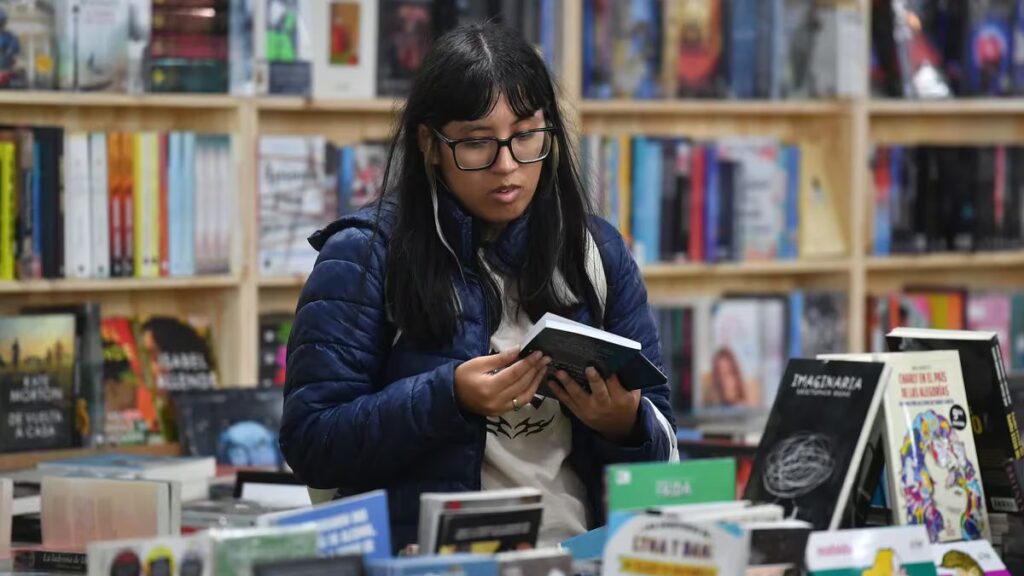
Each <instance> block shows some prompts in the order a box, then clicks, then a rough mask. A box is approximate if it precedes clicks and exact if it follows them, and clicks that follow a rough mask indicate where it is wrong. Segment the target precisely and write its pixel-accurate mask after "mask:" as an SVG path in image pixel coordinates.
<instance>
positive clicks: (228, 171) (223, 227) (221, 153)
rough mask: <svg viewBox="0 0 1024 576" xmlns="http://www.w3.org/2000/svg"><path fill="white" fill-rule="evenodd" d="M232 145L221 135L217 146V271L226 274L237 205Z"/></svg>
mask: <svg viewBox="0 0 1024 576" xmlns="http://www.w3.org/2000/svg"><path fill="white" fill-rule="evenodd" d="M233 150H234V147H233V146H232V142H231V138H230V137H229V136H221V137H220V138H219V139H218V146H217V175H218V177H219V182H218V190H219V193H218V197H219V200H220V211H219V214H218V218H217V271H218V272H219V273H221V274H227V273H229V272H230V271H231V261H232V257H231V256H232V247H233V244H232V230H234V229H235V227H234V225H233V222H234V215H235V214H236V212H237V209H236V207H237V206H238V203H237V201H236V200H235V198H236V195H235V192H236V188H235V165H236V164H235V161H234V156H233V154H234V152H233Z"/></svg>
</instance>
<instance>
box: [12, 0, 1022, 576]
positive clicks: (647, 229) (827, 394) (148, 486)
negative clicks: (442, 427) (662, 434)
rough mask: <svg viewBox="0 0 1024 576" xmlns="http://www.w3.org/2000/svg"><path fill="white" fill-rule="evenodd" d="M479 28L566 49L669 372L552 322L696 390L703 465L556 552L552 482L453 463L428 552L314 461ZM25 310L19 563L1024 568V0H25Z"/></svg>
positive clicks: (570, 79) (546, 329) (614, 474)
mask: <svg viewBox="0 0 1024 576" xmlns="http://www.w3.org/2000/svg"><path fill="white" fill-rule="evenodd" d="M480 22H494V23H498V24H501V25H502V26H505V27H507V28H509V29H511V30H514V31H515V32H516V33H519V34H521V35H522V37H523V39H525V41H526V42H528V43H529V44H530V45H531V46H533V47H534V48H535V49H536V51H537V53H538V54H539V55H540V56H541V57H542V58H543V61H544V63H545V64H546V65H547V67H548V70H549V71H550V72H551V75H552V77H553V78H554V80H555V82H556V86H557V91H558V95H559V98H560V105H561V108H562V112H563V115H564V116H565V117H566V119H567V121H568V122H569V125H570V126H571V130H567V131H569V132H572V133H571V134H568V135H567V140H568V142H569V143H570V146H572V147H574V148H575V152H576V155H575V157H576V158H578V159H579V171H580V173H581V177H582V178H583V182H584V188H585V191H586V193H587V194H588V195H589V199H590V202H591V203H592V205H593V207H594V211H595V212H596V213H597V216H600V217H602V218H604V219H605V220H607V221H608V222H609V223H611V224H612V225H613V226H614V227H615V228H616V229H617V230H618V232H619V233H620V234H621V235H622V237H623V238H624V240H625V242H626V245H627V246H628V248H629V250H630V251H631V253H632V256H633V258H634V260H635V261H636V263H637V265H638V266H639V270H640V273H641V274H642V277H643V280H644V283H645V285H646V289H647V294H648V301H649V304H650V309H651V314H652V318H653V324H654V325H655V327H656V328H657V332H658V337H659V340H660V346H661V351H660V357H661V359H662V362H661V363H660V365H657V366H655V365H654V364H652V363H651V362H649V361H647V358H646V356H647V354H646V353H647V352H648V351H647V350H643V351H642V352H643V353H638V352H637V350H640V349H641V346H640V344H639V343H638V342H635V341H632V340H628V339H625V338H621V337H619V336H617V335H614V334H610V333H609V332H604V331H602V330H600V329H597V328H592V327H587V326H581V325H579V324H575V323H573V322H565V321H563V320H564V319H561V318H559V317H557V316H545V317H544V318H542V319H541V320H540V321H538V322H537V324H536V325H535V326H534V329H533V331H532V332H530V335H531V337H532V338H533V339H532V340H531V339H529V338H528V339H527V340H526V341H524V346H525V347H524V350H526V349H528V348H529V347H530V346H532V347H533V348H536V349H539V350H541V351H543V352H544V353H545V354H549V355H551V356H552V357H553V358H554V360H555V361H558V360H559V357H560V354H562V353H564V354H565V355H566V358H568V359H566V360H564V361H565V363H566V364H567V365H568V364H570V363H571V362H572V354H573V353H572V352H570V351H568V350H570V349H572V350H579V349H580V347H581V346H582V347H586V348H585V349H586V350H589V351H591V352H592V353H593V355H594V357H595V358H596V357H600V358H615V359H616V360H615V363H613V362H612V361H611V360H608V364H606V365H605V366H604V368H605V369H606V373H615V374H623V381H624V382H627V384H629V382H630V381H633V380H627V379H626V377H625V376H624V374H625V373H626V372H628V371H633V370H644V371H645V373H644V376H643V379H641V378H640V377H637V378H636V380H635V381H633V382H641V381H642V382H643V383H645V384H644V385H657V386H667V387H668V389H669V391H670V393H669V397H670V401H671V412H672V414H673V415H674V419H675V425H676V430H675V435H676V441H677V444H678V456H679V461H678V462H675V461H674V460H675V458H674V453H675V450H674V449H673V450H672V451H671V452H672V454H673V457H671V458H669V460H670V461H669V462H660V463H650V462H648V463H620V464H611V465H608V466H607V467H605V468H604V469H603V470H595V471H594V474H596V475H598V476H599V477H596V478H591V479H589V480H593V484H594V485H597V486H602V485H603V487H604V488H603V490H604V493H603V494H602V495H601V497H602V498H603V506H604V509H603V510H602V517H600V518H589V519H588V520H584V522H585V523H586V522H589V524H590V526H589V527H590V528H593V529H592V530H590V531H589V532H583V533H580V534H578V535H576V536H574V537H571V538H569V539H565V540H562V541H555V542H541V541H540V540H541V539H540V538H539V537H538V534H539V533H540V531H541V525H542V520H543V516H544V514H545V513H546V512H547V511H549V510H551V509H552V505H551V504H550V502H545V499H546V497H547V495H546V494H545V493H544V492H543V491H542V490H540V489H538V488H537V487H531V486H522V487H518V488H509V489H503V490H484V491H478V492H451V493H446V492H425V493H423V494H422V496H421V498H420V500H419V516H418V529H417V530H416V534H415V537H416V543H415V544H412V545H402V546H399V545H398V542H396V540H395V539H393V538H392V536H393V534H394V533H395V532H394V527H393V526H392V525H391V519H390V515H389V505H388V496H389V493H388V491H387V490H384V489H379V490H371V491H369V492H362V493H351V494H349V493H345V494H341V493H340V492H339V494H335V493H334V492H333V491H329V492H324V491H317V490H312V489H310V488H309V487H307V486H306V485H305V484H304V483H303V482H302V481H301V479H299V478H298V477H297V476H296V474H295V473H294V471H293V470H292V469H291V468H290V467H289V465H288V463H287V462H286V461H285V459H284V457H283V456H282V452H281V447H280V444H279V438H278V436H279V431H280V427H281V421H282V413H283V411H284V406H285V394H284V391H285V382H286V367H287V356H288V353H287V351H288V339H289V334H290V332H291V328H292V322H293V319H294V318H295V312H296V306H297V303H298V300H299V296H300V293H301V291H302V290H303V287H304V285H305V282H306V278H307V276H308V275H309V274H310V271H311V270H312V269H313V266H314V263H315V262H316V258H317V252H316V250H314V249H313V248H312V247H311V246H310V244H309V242H308V240H307V239H308V238H309V236H310V235H311V234H313V233H314V232H316V231H317V230H320V229H322V228H324V227H325V226H327V225H328V224H329V223H331V222H332V221H334V220H336V219H338V218H340V217H343V216H346V215H350V214H352V213H354V212H355V211H357V210H360V209H361V208H363V207H364V205H366V204H368V203H370V202H372V201H374V200H375V199H376V198H378V196H379V195H380V193H381V190H382V188H383V185H382V180H383V177H384V172H385V168H386V166H387V165H388V163H389V161H390V159H389V139H390V138H391V137H392V135H393V130H395V127H396V126H397V122H396V118H397V115H398V114H399V113H400V112H401V111H402V109H403V98H404V97H405V96H407V94H408V91H409V89H410V87H411V85H412V82H413V79H414V78H415V76H416V73H417V71H418V70H419V68H420V65H421V62H422V61H423V59H424V56H425V55H426V54H427V53H428V51H429V50H430V49H431V46H432V45H433V44H434V42H435V41H436V40H437V39H438V38H440V37H441V36H442V35H444V34H445V33H446V32H447V31H449V30H452V29H454V28H456V27H458V26H461V25H464V24H473V23H480ZM538 68H539V65H538ZM509 148H510V151H511V153H512V154H513V155H514V154H515V151H514V150H513V147H512V146H511V144H510V145H509ZM453 150H454V148H453ZM497 150H498V154H500V153H501V151H500V150H501V149H500V147H499V148H497ZM513 158H515V157H514V156H513ZM759 194H760V196H759ZM435 210H436V207H435ZM353 281H355V280H353ZM0 314H2V315H0V573H4V572H7V571H10V572H14V573H81V574H85V573H88V574H89V575H90V576H142V575H145V576H179V575H180V576H228V575H232V576H233V575H236V574H237V575H250V574H252V575H256V576H298V575H307V574H338V575H341V574H344V575H362V574H369V575H371V576H376V575H385V574H387V575H392V574H396V575H397V574H409V575H414V574H417V575H426V574H446V575H454V574H469V575H487V576H490V575H494V576H497V575H498V574H501V575H502V576H531V575H551V576H554V575H560V576H570V575H605V576H609V575H615V574H634V575H644V574H646V575H653V576H705V575H706V576H712V575H722V576H739V575H743V574H747V575H760V576H766V575H801V574H810V575H829V576H839V575H861V574H870V575H905V576H915V575H925V574H931V575H944V576H953V575H956V576H981V575H994V574H998V575H1009V574H1014V575H1017V576H1024V429H1022V425H1024V424H1020V422H1021V420H1022V419H1024V0H954V1H949V0H521V1H520V0H486V1H485V0H479V1H478V0H0ZM297 332H298V330H297ZM595 361H596V360H595ZM602 361H604V360H602ZM637 364H639V366H638V365H637ZM647 383H652V384H647ZM630 386H632V385H630ZM630 386H627V387H630ZM636 387H637V388H641V387H643V386H641V385H640V384H636ZM549 393H550V392H549ZM515 408H516V410H517V411H518V406H516V407H515ZM666 426H667V423H666ZM667 431H668V429H666V432H667ZM573 445H574V446H575V444H573ZM323 465H324V466H338V467H344V466H348V465H350V463H346V462H324V463H323ZM380 488H384V486H380ZM94 490H95V492H94ZM341 496H344V497H341Z"/></svg>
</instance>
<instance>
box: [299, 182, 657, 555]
mask: <svg viewBox="0 0 1024 576" xmlns="http://www.w3.org/2000/svg"><path fill="white" fill-rule="evenodd" d="M440 200H441V201H440V209H439V221H440V228H441V230H442V231H443V233H444V234H445V238H446V240H447V241H448V243H449V245H450V246H451V247H452V249H453V250H454V251H455V252H456V253H457V255H458V256H459V258H460V259H461V261H462V263H463V268H464V270H465V274H464V276H465V278H464V279H463V277H461V276H457V277H453V278H452V282H453V283H454V285H455V287H456V290H457V294H458V298H459V302H460V305H461V307H462V314H463V316H462V322H461V323H459V325H458V330H457V334H456V336H455V338H454V340H453V342H452V343H450V344H446V345H439V346H438V347H436V348H433V349H430V350H425V349H423V348H422V347H417V346H415V345H414V344H413V343H411V342H408V341H407V340H406V339H405V338H402V337H400V336H399V337H398V338H397V340H396V334H397V330H396V327H395V326H394V325H393V324H391V323H390V322H389V321H388V318H387V314H386V312H385V302H384V269H385V262H386V259H387V254H388V249H387V239H388V232H389V229H390V226H391V223H392V212H391V211H390V210H389V209H388V207H387V205H385V206H384V207H383V208H382V217H381V223H380V224H381V229H380V231H379V232H378V233H377V234H376V235H374V230H373V227H374V220H375V210H373V209H366V210H363V211H361V212H359V213H357V214H354V215H352V216H348V217H345V218H342V219H340V220H338V221H336V222H334V223H333V224H331V225H330V226H328V227H327V228H325V229H324V230H322V231H320V232H318V233H317V234H315V235H314V236H313V237H311V238H310V242H311V244H312V245H313V247H314V248H316V249H317V250H319V251H320V255H319V257H318V259H317V262H316V265H315V266H314V268H313V271H312V273H311V274H310V276H309V280H308V281H307V282H306V285H305V287H304V288H303V290H302V295H301V297H300V298H299V303H298V307H297V311H296V317H295V322H294V325H293V327H292V333H291V338H290V341H289V343H288V366H287V374H288V379H287V384H286V387H285V405H284V416H283V420H282V423H281V449H282V451H283V453H284V456H285V458H286V460H287V461H288V464H289V465H290V466H291V467H292V469H293V470H294V471H295V472H296V474H297V475H298V476H299V478H301V479H302V481H304V482H305V483H306V484H307V485H309V486H311V487H314V488H325V489H335V488H336V489H338V493H339V494H340V495H347V494H355V493H360V492H365V491H368V490H373V489H378V488H384V489H386V490H387V491H388V499H389V505H390V513H391V522H392V535H393V540H394V542H393V544H394V547H395V548H396V549H397V548H401V547H404V546H405V545H406V544H409V543H412V542H414V541H415V537H416V525H417V522H418V515H419V496H420V494H421V493H422V492H451V491H466V490H479V489H480V469H481V463H482V459H483V451H484V445H485V439H486V428H485V425H484V418H483V417H479V416H476V415H474V414H470V413H467V412H465V411H463V410H462V409H460V407H459V405H458V403H457V402H456V399H455V394H454V390H453V373H454V370H455V367H456V366H458V365H459V364H460V363H461V362H463V361H466V360H469V359H471V358H474V357H477V356H481V355H485V354H488V353H489V352H490V333H491V332H492V331H493V329H494V328H495V327H493V326H489V325H488V324H489V320H488V317H487V313H486V310H485V302H484V290H483V288H482V285H481V283H480V281H479V277H478V276H477V275H476V272H475V268H474V261H475V258H474V257H473V253H474V249H475V248H474V246H473V245H472V238H473V233H472V227H473V218H472V217H471V216H470V215H468V214H467V213H466V212H464V211H463V210H462V209H461V208H460V207H459V206H458V204H457V203H456V202H455V201H454V200H453V199H452V198H450V197H449V196H448V195H447V194H442V197H441V199H440ZM527 218H528V215H527V216H523V217H522V218H520V219H519V220H517V221H514V222H512V223H511V224H509V225H508V227H507V228H506V229H505V231H504V232H503V233H502V235H501V237H500V238H499V239H498V241H496V242H495V243H494V245H493V246H492V247H491V248H490V250H491V252H489V253H488V254H487V255H486V257H487V259H488V263H489V264H491V265H492V266H494V267H496V268H497V269H499V270H500V271H501V272H502V273H503V274H505V275H514V274H515V272H514V271H515V270H518V269H519V266H520V265H521V263H522V262H523V259H524V258H525V257H526V254H525V247H526V219H527ZM589 227H590V231H591V234H592V236H593V237H594V240H595V242H596V244H597V246H598V249H599V252H600V254H601V259H602V262H603V266H604V270H605V275H606V277H607V288H608V293H607V300H606V304H605V308H604V310H605V312H604V318H603V322H601V324H602V325H603V327H604V328H605V329H606V330H609V331H611V332H614V333H616V334H620V335H622V336H625V337H627V338H632V339H634V340H637V341H639V342H641V344H642V345H643V353H644V354H645V355H646V356H647V357H648V358H649V359H650V360H651V361H653V362H654V363H655V364H656V365H658V366H660V365H661V354H660V351H659V345H658V336H657V333H656V330H655V327H654V322H653V320H652V318H651V314H650V311H649V309H648V306H647V292H646V290H645V288H644V285H643V282H642V279H641V277H640V273H639V270H638V269H637V266H636V264H635V263H634V262H633V259H632V257H631V255H630V253H629V251H628V249H627V248H626V246H625V244H624V242H623V240H622V237H621V236H620V235H619V234H618V232H617V231H616V230H615V229H614V228H613V227H612V226H610V225H609V224H608V223H606V222H605V221H603V220H601V219H599V218H592V219H591V221H590V222H589ZM371 242H372V243H371ZM364 273H366V274H365V275H364ZM580 308H581V310H580V311H579V313H578V314H577V316H576V317H575V318H574V319H575V320H577V321H579V322H583V323H587V324H594V323H593V322H591V318H590V315H589V314H588V313H587V311H586V310H585V308H586V307H582V306H581V307H580ZM644 396H645V397H646V398H647V399H648V400H649V402H648V401H641V403H640V415H639V425H640V429H641V430H642V435H643V438H645V440H644V442H643V443H642V444H639V445H635V446H618V445H616V444H613V443H610V442H607V441H606V440H604V439H603V438H602V437H601V436H600V435H598V434H597V433H595V432H594V431H592V430H591V429H589V428H588V427H586V426H585V425H584V424H583V423H582V422H580V421H579V420H578V419H576V418H575V417H574V416H572V415H571V414H570V418H571V421H572V425H573V428H572V430H573V438H572V440H573V443H572V454H571V456H570V463H571V464H572V466H573V467H574V469H575V471H576V473H577V474H578V475H579V477H580V479H581V480H582V481H583V483H584V485H585V486H586V488H587V495H588V505H589V507H590V512H591V518H595V519H600V518H603V512H602V510H603V505H602V502H603V494H602V472H603V468H604V467H605V465H607V464H610V463H617V462H638V461H646V460H666V459H668V458H669V454H670V451H671V449H672V442H673V441H674V439H671V440H670V439H669V437H668V434H666V430H665V428H664V427H663V426H662V425H661V424H660V423H659V421H658V419H657V418H656V414H655V410H658V411H660V412H661V413H662V414H663V415H664V416H665V418H666V419H667V420H668V422H672V412H671V408H670V406H669V400H668V387H667V386H662V387H658V388H653V389H648V390H645V391H644Z"/></svg>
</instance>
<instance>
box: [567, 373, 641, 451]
mask: <svg viewBox="0 0 1024 576" xmlns="http://www.w3.org/2000/svg"><path fill="white" fill-rule="evenodd" d="M586 372H587V382H588V383H589V384H590V394H587V392H586V391H585V390H584V389H583V388H582V387H581V386H580V385H579V384H578V383H577V382H576V381H575V380H573V378H572V376H569V374H568V373H566V372H565V371H564V370H559V371H558V372H556V373H555V378H557V379H558V382H557V383H554V382H553V383H551V385H550V386H549V387H550V388H551V391H552V392H553V393H554V394H555V396H556V397H558V401H559V402H561V403H562V404H564V405H565V406H566V407H568V408H569V410H572V413H573V414H575V415H576V417H577V418H579V419H580V420H582V421H583V423H584V424H586V425H587V426H589V427H590V428H592V429H594V430H596V431H597V432H598V433H599V434H601V435H602V436H604V437H605V438H606V439H608V440H609V441H611V442H615V443H619V444H621V443H623V442H625V441H626V440H627V439H628V438H629V436H630V434H631V433H632V432H633V427H634V426H635V425H636V417H637V412H638V409H639V407H640V391H639V390H633V391H629V390H626V389H625V388H623V387H622V384H621V383H620V382H619V377H618V376H612V377H611V378H609V379H608V380H605V379H604V378H602V377H601V375H600V374H599V373H598V371H597V370H595V369H594V368H587V371H586Z"/></svg>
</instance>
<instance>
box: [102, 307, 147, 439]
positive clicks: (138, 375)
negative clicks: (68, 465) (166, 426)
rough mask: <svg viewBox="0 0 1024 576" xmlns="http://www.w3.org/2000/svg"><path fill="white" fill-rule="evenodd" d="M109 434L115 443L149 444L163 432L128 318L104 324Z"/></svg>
mask: <svg viewBox="0 0 1024 576" xmlns="http://www.w3.org/2000/svg"><path fill="white" fill-rule="evenodd" d="M100 335H101V337H102V339H103V402H104V405H105V407H106V410H107V421H106V434H107V437H108V440H109V441H110V442H112V443H114V444H145V443H147V442H149V441H150V440H151V439H153V438H158V437H159V434H160V420H159V411H158V407H157V400H156V395H155V394H154V392H153V390H151V389H150V388H149V386H148V385H147V383H146V378H145V372H144V371H143V364H142V358H141V356H140V355H139V345H138V339H137V338H136V335H135V325H134V323H133V322H132V320H131V319H129V318H125V317H120V316H119V317H108V318H104V319H103V320H102V322H101V323H100Z"/></svg>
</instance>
